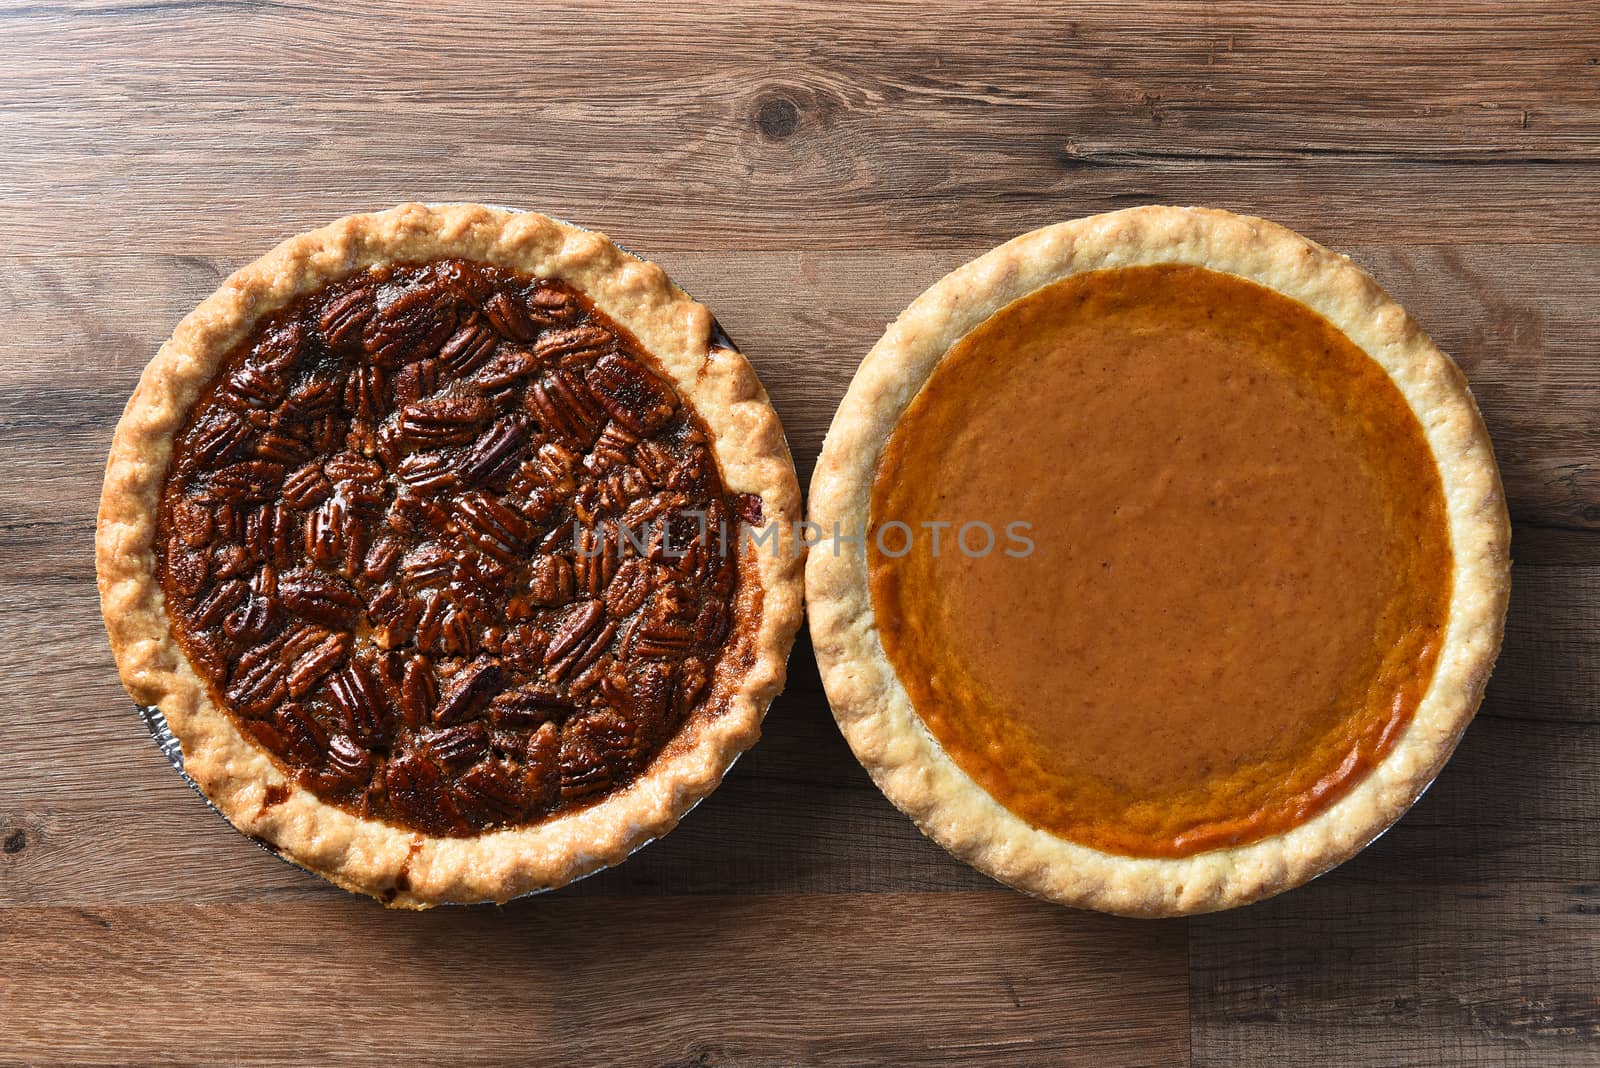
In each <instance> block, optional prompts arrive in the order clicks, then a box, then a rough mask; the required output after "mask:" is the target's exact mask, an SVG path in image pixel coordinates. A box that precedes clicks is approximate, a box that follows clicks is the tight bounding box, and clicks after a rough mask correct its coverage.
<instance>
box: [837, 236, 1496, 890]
mask: <svg viewBox="0 0 1600 1068" xmlns="http://www.w3.org/2000/svg"><path fill="white" fill-rule="evenodd" d="M811 510H812V515H811V519H812V521H813V522H815V523H817V524H819V525H820V527H821V528H822V529H823V530H834V529H836V525H837V529H839V530H841V531H842V532H843V533H844V534H846V535H850V534H864V535H865V536H864V538H863V539H862V540H861V541H859V542H851V541H846V540H843V539H841V540H839V541H837V542H835V543H834V544H832V545H831V546H830V545H827V544H824V545H823V546H821V547H819V548H816V549H813V551H812V553H811V555H810V559H809V562H808V564H807V576H806V583H807V592H808V596H809V600H810V605H811V607H810V613H811V632H812V638H813V642H814V644H815V647H816V651H817V657H818V659H819V661H820V662H821V666H822V674H823V682H824V684H825V687H826V689H827V692H828V696H829V698H830V700H831V702H832V704H833V707H834V712H835V715H836V717H837V718H838V720H839V723H840V726H841V728H842V729H843V731H844V733H845V735H846V737H847V738H848V739H849V741H850V744H851V745H852V747H853V748H854V749H855V752H856V754H857V756H858V757H859V758H860V759H861V761H862V762H863V764H864V765H866V767H867V768H868V770H869V771H870V772H871V773H872V775H873V777H874V778H875V780H876V781H877V782H878V784H879V785H880V786H881V787H882V789H883V790H884V792H885V793H886V794H887V795H888V796H889V798H890V799H891V800H892V801H894V802H895V803H896V804H897V805H898V806H899V807H900V808H902V809H903V810H904V811H906V812H907V813H908V814H909V815H911V816H912V817H913V818H914V819H915V820H916V821H917V823H918V824H919V825H920V826H921V827H922V829H923V830H924V831H925V832H926V833H927V834H928V835H930V836H931V837H932V838H934V839H935V840H936V841H938V842H939V843H940V844H942V845H944V846H945V847H946V848H947V849H949V850H950V851H951V852H952V853H954V854H955V855H957V856H958V857H961V858H963V859H965V860H967V861H969V862H970V863H972V864H974V865H975V866H976V867H978V868H980V869H981V870H983V871H985V872H988V873H989V874H991V875H993V876H995V877H996V878H998V879H1000V880H1002V881H1005V882H1007V883H1010V884H1012V885H1014V886H1017V887H1019V888H1021V889H1024V890H1027V891H1030V892H1032V893H1035V894H1039V895H1041V896H1044V897H1048V898H1051V899H1053V900H1056V901H1060V902H1063V903H1067V904H1073V905H1079V906H1086V907H1092V908H1097V909H1102V910H1105V911H1111V912H1118V913H1124V914H1129V915H1172V914H1182V913H1192V912H1200V911H1206V910H1212V909H1218V908H1226V907H1230V906H1233V905H1238V904H1243V903H1245V902H1249V901H1252V900H1255V899H1258V898H1261V897H1264V896H1267V895H1269V894H1272V893H1275V892H1278V891H1280V890H1283V889H1286V888H1288V887H1292V886H1295V885H1298V884H1299V883H1302V882H1304V881H1305V880H1307V879H1309V878H1311V877H1313V876H1315V875H1316V874H1318V873H1320V872H1321V871H1324V870H1326V869H1327V868H1329V867H1331V866H1332V865H1334V864H1337V863H1339V862H1340V861H1342V860H1344V859H1346V858H1347V857H1349V856H1351V855H1352V854H1353V853H1355V852H1356V851H1358V850H1360V849H1361V848H1362V847H1364V846H1365V845H1366V844H1367V843H1368V842H1370V841H1371V840H1372V839H1373V838H1374V837H1375V836H1376V835H1377V834H1379V833H1380V832H1381V831H1382V830H1383V829H1384V828H1385V827H1387V826H1388V825H1389V824H1391V823H1392V822H1393V821H1394V820H1396V819H1397V818H1399V816H1400V815H1401V814H1402V813H1403V812H1404V811H1405V810H1406V809H1407V808H1408V807H1409V806H1410V805H1411V804H1412V803H1413V802H1414V801H1415V800H1416V798H1417V796H1418V795H1419V793H1420V792H1421V791H1422V789H1423V788H1424V787H1426V785H1427V784H1428V783H1429V782H1430V781H1431V780H1432V779H1433V777H1434V776H1435V775H1436V774H1437V773H1438V771H1439V769H1440V768H1441V767H1442V765H1443V763H1444V761H1445V760H1446V759H1447V757H1448V756H1449V754H1450V752H1451V751H1452V749H1453V748H1454V746H1455V744H1456V742H1457V740H1458V739H1459V737H1460V735H1461V733H1462V731H1463V730H1464V729H1465V727H1466V725H1467V723H1468V721H1469V720H1470V719H1471V717H1472V715H1473V713H1474V712H1475V710H1476V708H1477V705H1478V702H1479V699H1480V697H1481V695H1482V691H1483V687H1484V684H1485V681H1486V680H1487V677H1488V673H1489V670H1490V667H1491V666H1492V664H1493V661H1494V658H1495V656H1496V654H1497V652H1498V649H1499V643H1500V636H1501V629H1502V622H1503V618H1504V612H1505V604H1506V597H1507V591H1508V589H1509V564H1508V544H1509V533H1508V524H1507V519H1506V511H1505V505H1504V502H1503V499H1502V493H1501V488H1500V481H1499V475H1498V472H1497V470H1496V467H1495V463H1494V458H1493V453H1492V450H1491V447H1490V443H1489V439H1488V436H1487V434H1486V433H1485V431H1484V428H1483V424H1482V422H1481V420H1480V419H1479V416H1478V412H1477V409H1476V406H1475V405H1474V403H1473V401H1472V398H1471V396H1470V394H1469V393H1468V391H1467V388H1466V384H1465V382H1464V380H1463V379H1462V377H1461V374H1460V372H1459V371H1458V370H1457V369H1456V367H1455V365H1454V364H1452V363H1451V362H1450V360H1449V359H1448V358H1447V357H1446V356H1445V355H1444V354H1443V353H1441V352H1440V351H1439V350H1438V348H1436V347H1435V346H1434V345H1433V343H1432V342H1431V341H1429V340H1428V338H1427V336H1426V335H1425V334H1424V333H1423V332H1422V330H1421V329H1420V328H1419V327H1418V326H1417V325H1416V324H1415V323H1414V322H1413V321H1412V320H1411V319H1410V318H1409V317H1408V316H1407V315H1406V313H1405V312H1404V311H1403V310H1402V309H1401V308H1400V307H1399V306H1398V305H1396V304H1395V303H1394V302H1393V301H1392V300H1391V299H1390V298H1389V297H1388V296H1386V295H1385V294H1384V293H1383V291H1382V290H1381V289H1379V287H1378V286H1377V284H1376V283H1375V282H1373V281H1372V280H1371V279H1370V278H1369V277H1367V275H1365V274H1364V273H1362V272H1361V271H1360V270H1358V269H1357V268H1355V267H1354V266H1352V265H1351V264H1350V263H1349V262H1348V261H1347V260H1345V259H1344V258H1343V257H1341V256H1338V255H1336V254H1334V253H1332V252H1329V251H1328V250H1326V249H1323V248H1321V247H1320V246H1318V245H1315V244H1313V243H1312V242H1310V241H1308V240H1306V239H1305V238H1302V237H1300V236H1298V235H1296V234H1294V233H1291V232H1290V231H1288V230H1285V229H1283V228H1281V227H1278V226H1275V225H1272V224H1270V223H1267V222H1264V221H1262V220H1259V219H1247V218H1241V217H1238V216H1234V215H1229V214H1227V213H1223V212H1214V211H1203V210H1194V209H1178V208H1138V209H1132V210H1129V211H1123V212H1116V213H1113V214H1110V215H1104V216H1097V217H1094V218H1089V219H1084V220H1080V221H1078V222H1073V223H1066V224H1062V225H1059V226H1053V227H1049V228H1046V229H1044V230H1040V231H1037V232H1035V233H1032V234H1028V235H1026V236H1024V237H1020V238H1018V239H1016V240H1015V241H1012V242H1010V243H1009V244H1006V245H1004V246H1001V247H1000V248H998V249H996V250H995V251H993V252H990V253H989V254H987V255H985V256H983V257H981V258H979V259H978V260H975V261H974V262H972V263H970V264H968V265H966V266H965V267H962V268H960V269H959V270H957V271H956V272H954V273H953V274H951V275H950V276H949V277H948V278H946V279H944V280H943V281H941V282H939V283H938V284H937V285H935V286H934V287H933V288H932V289H930V290H929V291H928V292H927V293H925V294H924V295H923V296H922V297H920V298H919V299H918V300H917V301H916V302H915V303H913V304H912V305H911V307H910V308H909V309H907V311H906V312H905V313H904V314H903V315H902V316H901V317H900V318H899V320H897V321H896V322H895V323H894V324H893V325H892V326H891V327H890V328H889V330H888V332H887V334H886V335H885V336H884V338H883V340H882V341H881V342H879V344H878V345H877V347H876V348H874V349H873V351H872V352H871V353H870V354H869V355H868V356H867V358H866V360H865V361H864V362H863V364H862V366H861V368H860V370H859V371H858V373H857V375H856V378H855V381H854V382H853V383H852V385H851V387H850V391H849V394H848V395H847V397H846V398H845V400H844V402H843V404H842V405H841V407H840V409H839V412H838V415H837V417H836V418H835V420H834V424H833V428H832V430H831V431H830V433H829V435H828V439H827V444H826V446H825V448H824V450H823V455H822V457H821V460H820V461H819V463H818V466H817V474H816V477H815V480H814V482H813V485H812V493H811Z"/></svg>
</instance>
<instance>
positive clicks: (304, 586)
mask: <svg viewBox="0 0 1600 1068" xmlns="http://www.w3.org/2000/svg"><path fill="white" fill-rule="evenodd" d="M652 363H653V361H652V359H651V358H650V357H649V356H648V355H647V354H646V353H645V352H644V350H643V349H642V347H641V346H640V345H639V343H638V342H637V341H636V340H635V339H633V338H632V337H631V336H630V335H629V334H628V333H627V332H626V331H624V330H623V329H622V328H621V327H619V326H618V325H617V324H616V323H614V322H612V321H610V320H609V319H607V318H606V317H605V316H604V315H603V314H601V313H600V312H599V311H598V310H597V309H596V308H595V307H594V306H593V305H592V304H591V303H590V302H589V301H588V300H586V299H585V298H584V297H583V296H582V295H580V294H579V293H577V292H576V291H575V290H573V289H571V288H569V287H567V286H565V285H562V284H560V283H558V282H554V281H550V280H545V279H536V278H532V277H528V276H525V275H520V274H517V273H514V272H511V271H507V270H503V269H499V268H493V267H488V266H483V265H479V264H473V263H467V262H463V261H459V260H446V261H440V262H437V263H428V264H411V265H400V266H388V267H382V268H374V269H372V270H369V271H367V272H365V273H362V274H359V275H356V276H354V277H352V278H349V279H346V280H344V281H341V282H337V283H334V284H332V285H329V286H327V287H325V288H323V289H321V290H319V291H318V292H316V293H313V294H311V295H309V296H307V297H304V298H302V299H300V300H299V301H297V302H295V303H293V304H291V305H290V306H288V307H287V308H285V309H283V310H282V311H281V312H279V313H278V314H276V315H274V316H272V317H270V318H269V319H267V320H266V321H265V322H263V323H262V324H261V325H260V326H259V327H258V328H257V329H256V330H255V331H254V333H253V334H252V335H251V336H250V337H249V338H248V339H246V340H245V341H244V342H243V343H242V344H241V345H240V346H239V347H238V348H237V349H236V350H235V351H234V352H233V353H232V354H231V355H230V356H229V357H228V358H227V359H226V360H224V361H223V363H222V366H221V368H220V369H219V371H218V373H217V375H216V377H215V379H214V380H213V382H212V384H211V385H210V386H209V387H208V389H207V390H206V392H205V393H204V394H203V395H202V396H201V398H200V400H199V401H198V402H197V403H196V404H195V406H194V408H193V410H192V412H191V414H190V418H189V422H188V424H187V425H186V426H185V427H184V429H183V431H182V433H181V434H180V435H179V437H178V439H177V443H176V447H175V450H174V454H173V457H172V462H171V468H170V472H169V475H168V481H167V485H166V488H165V491H164V495H163V500H162V506H161V513H160V530H159V537H158V542H157V544H158V546H160V551H159V552H158V573H159V576H160V581H161V585H162V589H163V591H164V593H165V595H166V603H167V612H168V615H169V617H170V619H171V621H172V625H173V629H174V631H175V633H176V634H177V636H178V638H179V640H180V641H181V643H182V644H183V647H184V649H185V650H186V652H187V653H188V656H189V659H190V662H191V663H192V664H193V665H194V666H195V668H196V669H197V670H198V671H199V673H200V674H201V675H202V676H203V677H204V679H205V681H206V682H207V684H208V685H209V687H210V689H211V691H212V694H213V697H214V698H215V699H216V701H217V702H218V703H219V705H221V706H222V707H223V708H225V709H227V710H228V712H229V713H230V714H231V715H232V716H233V717H234V718H235V720H236V722H237V723H238V724H239V726H240V727H241V728H242V729H243V730H245V731H246V732H247V733H248V734H250V735H251V736H253V737H254V738H255V739H256V740H257V741H259V743H260V744H261V745H262V746H264V747H265V748H266V749H267V750H268V751H269V752H271V753H272V755H273V756H274V757H276V758H277V760H278V761H279V762H281V764H282V765H283V767H284V768H285V769H286V770H287V771H288V772H289V773H290V774H291V775H292V776H293V777H294V778H295V779H296V780H297V781H298V782H299V783H300V784H301V785H302V786H304V787H305V788H307V789H308V790H310V791H312V792H313V793H314V794H316V795H317V796H318V797H320V798H322V799H323V800H325V801H328V802H330V803H333V804H336V805H339V806H341V807H343V808H346V809H348V810H350V811H352V812H356V813H358V814H361V815H364V816H370V817H374V818H378V819H382V820H385V821H388V822H391V823H394V824H398V825H400V826H404V827H407V828H411V829H414V830H418V831H424V832H428V833H432V834H440V835H469V834H475V833H478V832H480V831H483V830H485V829H489V828H493V827H502V826H517V825H522V824H527V823H531V822H534V821H538V820H541V819H543V818H546V817H548V816H550V815H552V814H555V813H559V812H563V811H566V810H569V809H572V808H574V807H577V806H581V805H583V804H586V803H590V802H592V801H593V800H595V799H598V798H599V797H601V796H603V795H604V794H606V793H607V792H609V791H613V790H616V789H618V788H621V787H622V786H625V785H626V784H627V783H628V782H630V781H631V780H632V779H633V778H634V777H635V776H636V775H637V774H638V773H639V772H640V771H641V770H642V769H643V768H644V767H645V766H646V765H648V764H649V763H650V761H651V760H652V759H653V758H654V757H655V756H656V754H657V753H659V752H660V751H661V749H662V747H663V746H664V745H666V744H667V743H668V742H669V741H670V740H671V739H672V738H673V737H674V736H675V734H676V733H677V732H678V731H679V729H680V727H681V726H682V725H683V724H684V722H685V719H686V717H688V716H690V715H691V714H692V713H693V712H694V710H695V709H697V708H702V707H703V708H710V707H712V706H714V705H715V703H716V701H717V700H718V699H719V697H718V693H719V689H720V687H719V685H718V671H717V669H718V665H719V663H722V662H724V661H727V662H729V663H730V664H731V663H732V662H733V661H734V660H736V659H737V657H736V656H733V657H730V655H729V650H730V649H732V648H734V647H735V646H737V645H738V644H739V643H740V642H741V641H742V640H743V639H742V637H741V634H740V627H739V624H738V621H739V618H741V617H742V616H743V615H744V614H745V613H744V612H743V609H742V608H741V605H742V604H744V603H745V602H747V601H748V599H749V597H750V596H752V594H751V593H750V591H741V582H740V565H739V560H738V558H737V554H736V553H734V552H731V551H727V550H726V547H725V544H724V543H725V542H726V541H727V540H728V539H726V538H723V537H720V536H719V532H721V531H724V530H726V529H727V526H728V525H729V524H730V522H736V521H737V518H738V517H740V516H746V517H748V514H749V513H751V512H752V511H753V510H754V509H756V508H759V500H758V499H756V498H744V497H740V498H737V499H735V498H733V497H730V495H729V494H728V493H727V492H726V490H725V489H724V487H723V484H722V480H721V476H720V474H719V472H718V469H717V465H716V461H715V459H714V457H713V455H712V452H711V449H710V446H709V438H708V434H707V432H706V429H705V427H704V425H703V424H702V423H701V421H700V420H699V418H698V416H697V415H696V414H695V413H694V411H693V410H692V409H691V408H690V406H689V405H688V404H687V403H686V402H685V401H684V400H683V399H682V398H681V397H679V396H678V395H677V394H676V392H675V391H674V390H673V389H672V388H671V386H670V385H669V384H668V383H667V382H666V381H665V380H664V379H663V377H662V376H661V375H660V374H658V373H656V371H654V370H653V369H652Z"/></svg>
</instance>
